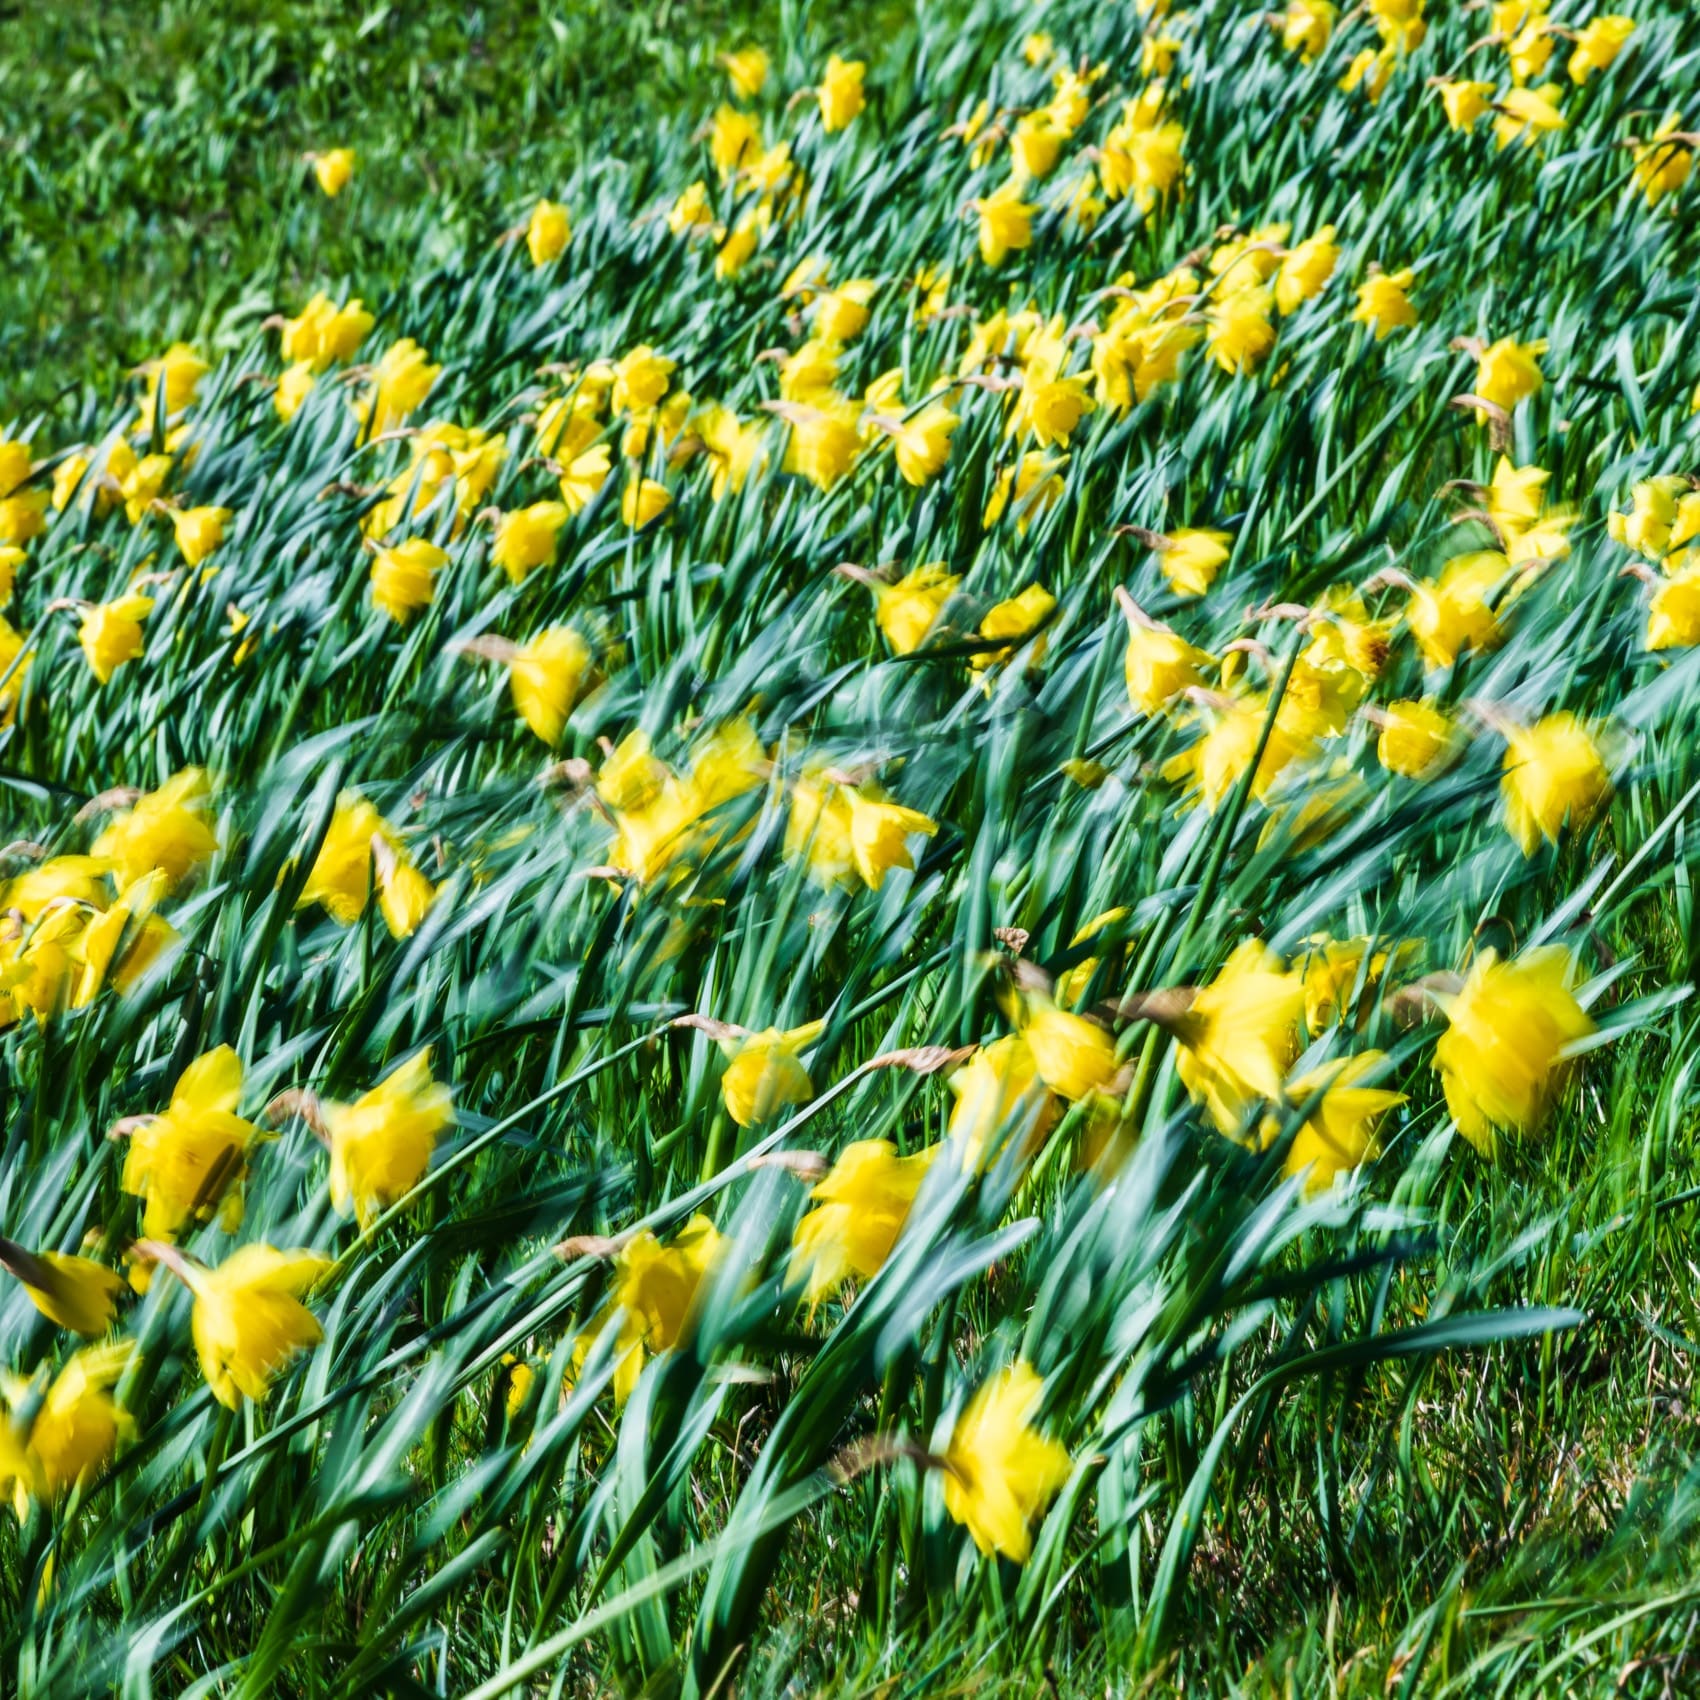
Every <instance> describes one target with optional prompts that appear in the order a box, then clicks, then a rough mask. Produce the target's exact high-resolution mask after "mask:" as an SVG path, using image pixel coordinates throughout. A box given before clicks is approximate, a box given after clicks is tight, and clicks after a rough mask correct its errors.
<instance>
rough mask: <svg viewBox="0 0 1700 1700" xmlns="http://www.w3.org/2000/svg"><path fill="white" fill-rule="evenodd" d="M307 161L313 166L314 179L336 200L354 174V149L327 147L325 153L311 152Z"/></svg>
mask: <svg viewBox="0 0 1700 1700" xmlns="http://www.w3.org/2000/svg"><path fill="white" fill-rule="evenodd" d="M307 163H308V164H309V165H311V166H312V168H313V179H314V181H315V182H316V183H317V184H318V185H319V187H320V189H322V190H323V191H324V193H325V194H326V195H328V196H329V197H330V199H331V200H333V201H334V200H335V199H336V198H337V196H338V195H340V194H341V193H342V192H343V190H344V189H346V188H347V187H348V185H349V181H350V179H352V177H353V176H354V165H355V154H354V149H353V148H327V149H326V150H325V151H324V152H323V153H310V154H308V156H307Z"/></svg>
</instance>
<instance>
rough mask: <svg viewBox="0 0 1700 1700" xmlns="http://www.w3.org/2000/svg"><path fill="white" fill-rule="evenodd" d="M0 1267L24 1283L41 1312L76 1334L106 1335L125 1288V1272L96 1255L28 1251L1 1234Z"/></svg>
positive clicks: (31, 1300) (33, 1302) (31, 1299)
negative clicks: (107, 1265) (95, 1256)
mask: <svg viewBox="0 0 1700 1700" xmlns="http://www.w3.org/2000/svg"><path fill="white" fill-rule="evenodd" d="M0 1268H3V1269H5V1270H6V1271H7V1272H8V1273H9V1274H11V1275H13V1276H15V1277H16V1278H17V1279H18V1280H19V1281H20V1282H21V1283H22V1284H23V1289H24V1291H25V1292H26V1293H28V1294H29V1299H30V1303H31V1304H33V1305H34V1306H35V1308H36V1309H37V1310H39V1311H40V1312H41V1314H42V1315H43V1316H45V1317H46V1318H47V1319H48V1320H49V1321H51V1322H56V1323H57V1324H58V1325H59V1326H60V1327H61V1328H68V1329H70V1330H71V1332H72V1333H74V1334H87V1335H95V1334H104V1333H105V1332H106V1330H107V1329H108V1328H109V1327H110V1326H111V1323H112V1318H113V1314H114V1312H115V1309H116V1306H117V1301H118V1295H119V1294H120V1293H121V1292H123V1291H124V1277H123V1276H122V1275H120V1274H119V1273H118V1272H117V1270H115V1269H108V1268H107V1267H106V1265H105V1264H103V1263H96V1262H95V1261H94V1259H93V1258H89V1257H76V1256H72V1255H70V1254H68V1253H65V1252H58V1251H40V1252H32V1251H26V1250H25V1249H24V1247H22V1246H20V1245H16V1244H14V1243H13V1242H12V1241H11V1240H6V1239H0Z"/></svg>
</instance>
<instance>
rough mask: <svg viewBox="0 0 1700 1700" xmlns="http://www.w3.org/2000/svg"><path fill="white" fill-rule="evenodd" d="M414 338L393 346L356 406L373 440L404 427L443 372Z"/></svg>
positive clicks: (373, 372)
mask: <svg viewBox="0 0 1700 1700" xmlns="http://www.w3.org/2000/svg"><path fill="white" fill-rule="evenodd" d="M442 370H443V369H442V367H441V366H434V365H432V364H431V357H430V356H429V355H428V354H427V353H426V352H425V350H424V349H423V348H421V347H420V346H419V344H418V343H416V342H415V341H414V340H413V339H412V338H411V337H403V338H402V339H401V340H400V341H399V342H394V343H391V344H390V346H389V347H388V348H386V349H385V350H384V352H383V354H382V355H381V356H380V357H379V360H378V363H377V365H375V366H374V367H373V368H372V373H371V379H370V381H369V383H368V384H367V386H366V389H365V391H364V393H363V394H362V395H361V397H360V398H359V400H357V401H356V403H355V409H354V410H355V412H356V414H357V415H358V416H359V418H360V422H361V423H362V424H363V425H364V426H365V427H366V430H367V432H368V433H369V434H370V435H371V436H376V435H377V434H378V433H379V432H380V431H389V430H393V429H394V428H395V427H396V426H397V425H400V424H401V423H402V421H403V420H405V419H406V418H407V416H408V414H410V413H411V412H412V411H413V410H414V409H415V408H416V407H418V406H419V404H420V403H421V402H422V401H424V399H425V398H426V396H428V395H429V394H430V393H431V386H432V385H433V384H435V383H436V381H437V379H438V377H439V375H440V374H441V372H442Z"/></svg>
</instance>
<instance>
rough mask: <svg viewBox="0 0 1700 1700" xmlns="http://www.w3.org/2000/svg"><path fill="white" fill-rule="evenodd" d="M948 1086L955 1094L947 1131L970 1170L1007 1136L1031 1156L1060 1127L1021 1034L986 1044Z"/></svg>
mask: <svg viewBox="0 0 1700 1700" xmlns="http://www.w3.org/2000/svg"><path fill="white" fill-rule="evenodd" d="M948 1085H949V1087H950V1090H951V1091H952V1092H953V1093H954V1094H955V1096H956V1103H955V1105H954V1106H953V1108H952V1109H951V1112H950V1123H949V1128H948V1133H949V1137H950V1139H951V1142H952V1143H953V1144H954V1145H955V1146H956V1147H957V1148H958V1149H959V1150H960V1152H961V1154H962V1161H963V1164H964V1166H965V1167H967V1168H977V1167H978V1166H979V1165H980V1164H981V1163H982V1162H983V1161H985V1159H986V1158H987V1157H988V1156H989V1155H991V1154H992V1153H993V1152H994V1151H995V1150H996V1149H997V1146H998V1144H999V1143H1000V1142H1001V1140H1002V1139H1004V1138H1007V1140H1008V1142H1009V1144H1010V1145H1012V1146H1013V1147H1014V1148H1015V1149H1016V1150H1018V1151H1020V1152H1021V1153H1022V1154H1023V1155H1024V1156H1026V1155H1030V1154H1031V1153H1032V1152H1033V1150H1035V1149H1036V1148H1037V1147H1038V1145H1039V1144H1040V1142H1041V1141H1042V1140H1043V1139H1044V1137H1045V1135H1046V1134H1047V1133H1049V1132H1050V1130H1051V1129H1052V1128H1053V1127H1054V1126H1055V1125H1056V1121H1057V1116H1058V1114H1059V1110H1058V1105H1057V1100H1056V1099H1055V1097H1053V1096H1052V1094H1051V1091H1050V1089H1049V1088H1048V1087H1047V1086H1046V1085H1045V1082H1044V1081H1043V1080H1042V1079H1041V1078H1040V1075H1039V1064H1038V1059H1037V1058H1036V1057H1035V1056H1034V1054H1033V1051H1032V1048H1031V1046H1029V1045H1028V1043H1027V1041H1026V1039H1025V1038H1023V1037H1022V1036H1021V1035H1020V1034H1011V1035H1009V1036H1007V1037H1005V1038H1002V1039H994V1040H993V1041H992V1043H991V1044H989V1045H982V1046H981V1047H980V1048H979V1049H978V1050H976V1051H975V1052H974V1054H973V1055H972V1056H971V1057H970V1058H969V1059H968V1061H967V1062H966V1063H965V1064H964V1065H963V1067H961V1068H960V1069H958V1070H957V1071H956V1072H955V1073H954V1074H953V1075H951V1077H950V1079H949V1081H948Z"/></svg>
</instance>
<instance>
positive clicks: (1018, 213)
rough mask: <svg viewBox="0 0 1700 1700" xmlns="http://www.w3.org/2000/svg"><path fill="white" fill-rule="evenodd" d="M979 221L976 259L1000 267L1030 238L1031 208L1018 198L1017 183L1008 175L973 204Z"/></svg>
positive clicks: (1031, 224) (1030, 239) (1031, 233)
mask: <svg viewBox="0 0 1700 1700" xmlns="http://www.w3.org/2000/svg"><path fill="white" fill-rule="evenodd" d="M974 211H975V212H976V213H977V214H978V215H979V220H980V258H981V259H982V260H984V261H985V262H986V264H987V265H988V266H1001V265H1002V264H1003V263H1004V261H1005V260H1007V259H1008V258H1009V256H1010V255H1011V254H1014V253H1019V252H1020V251H1021V250H1022V249H1023V248H1026V247H1027V246H1028V245H1029V244H1030V243H1031V242H1032V240H1033V208H1032V207H1031V206H1030V205H1029V204H1028V203H1027V202H1026V201H1024V200H1022V198H1021V184H1020V182H1019V181H1018V180H1017V179H1016V178H1014V177H1012V178H1010V179H1009V180H1008V181H1007V182H1006V183H1004V184H1002V185H1000V186H999V187H998V188H996V189H994V190H993V191H992V193H991V194H989V195H986V196H984V197H982V198H981V199H980V200H977V201H976V202H975V203H974Z"/></svg>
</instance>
